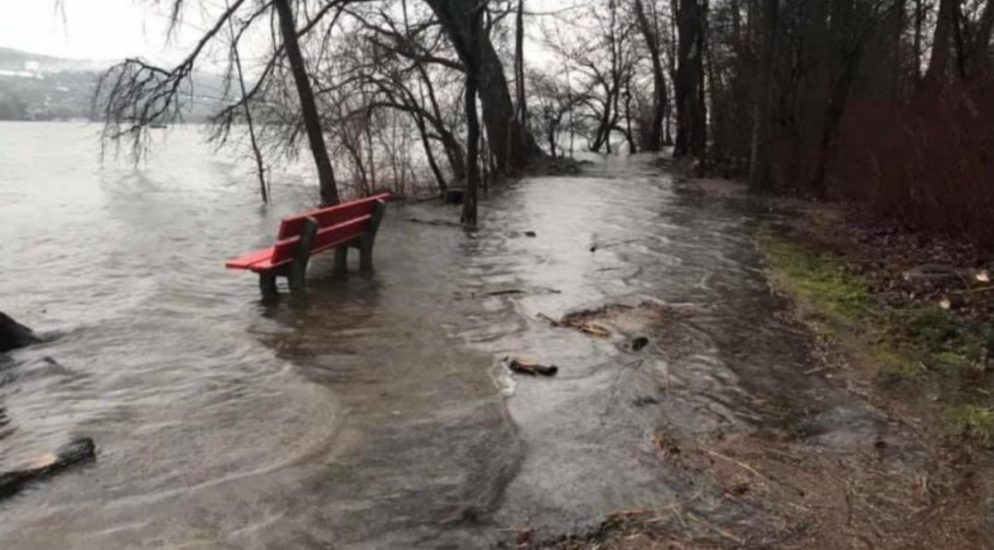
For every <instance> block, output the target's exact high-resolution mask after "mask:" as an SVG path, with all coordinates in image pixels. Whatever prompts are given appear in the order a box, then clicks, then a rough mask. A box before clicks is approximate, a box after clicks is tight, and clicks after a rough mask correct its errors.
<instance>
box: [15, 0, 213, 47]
mask: <svg viewBox="0 0 994 550" xmlns="http://www.w3.org/2000/svg"><path fill="white" fill-rule="evenodd" d="M61 2H62V6H63V10H61V11H60V10H59V9H57V6H58V5H59V1H58V0H0V46H3V47H8V48H17V49H19V50H27V51H30V52H34V53H40V54H45V55H54V56H58V57H69V58H79V59H101V60H114V59H120V58H122V57H126V56H142V57H145V58H147V59H152V60H156V61H164V60H171V59H175V58H176V57H177V56H178V55H179V52H180V51H182V50H183V49H185V48H182V45H183V44H187V45H189V44H190V42H191V41H192V40H194V38H195V34H194V32H195V31H194V30H193V29H192V27H191V25H195V23H196V21H192V20H195V19H198V18H197V16H196V15H197V14H196V13H189V14H188V16H187V21H188V23H187V24H186V26H184V27H181V28H180V29H179V32H178V33H177V36H176V37H175V39H174V40H173V42H172V43H171V44H167V43H166V39H165V36H166V33H165V30H166V26H167V22H168V18H167V17H166V14H165V11H164V10H163V9H162V8H155V7H153V5H152V4H153V2H150V1H142V0H61ZM217 2H218V3H219V4H220V5H223V0H217ZM189 11H191V12H195V11H196V10H189ZM63 12H64V15H65V17H63Z"/></svg>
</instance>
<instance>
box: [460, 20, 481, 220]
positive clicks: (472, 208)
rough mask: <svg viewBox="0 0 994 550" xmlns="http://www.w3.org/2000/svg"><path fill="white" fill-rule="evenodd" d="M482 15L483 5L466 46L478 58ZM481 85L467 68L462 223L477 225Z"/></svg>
mask: <svg viewBox="0 0 994 550" xmlns="http://www.w3.org/2000/svg"><path fill="white" fill-rule="evenodd" d="M482 14H483V9H482V8H480V9H479V11H478V12H477V13H475V14H473V16H472V17H471V20H470V25H471V28H470V30H469V33H468V36H467V39H466V43H465V44H464V46H465V48H464V49H466V50H467V53H468V54H469V57H470V58H474V57H476V55H479V52H480V34H482V26H483V21H482V19H483V17H482ZM474 54H475V55H474ZM466 66H467V67H472V66H473V65H472V64H469V63H467V65H466ZM478 86H479V83H478V82H477V73H476V71H473V70H468V71H466V164H467V168H468V173H467V177H466V191H465V192H464V193H463V202H462V223H463V224H464V225H466V226H467V227H476V224H477V190H478V188H479V186H480V163H479V157H480V121H479V120H478V119H477V116H476V95H477V87H478Z"/></svg>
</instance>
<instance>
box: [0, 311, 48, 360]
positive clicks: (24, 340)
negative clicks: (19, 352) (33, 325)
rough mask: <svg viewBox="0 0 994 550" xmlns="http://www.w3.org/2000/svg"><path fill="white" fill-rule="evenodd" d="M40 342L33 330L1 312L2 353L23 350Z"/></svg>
mask: <svg viewBox="0 0 994 550" xmlns="http://www.w3.org/2000/svg"><path fill="white" fill-rule="evenodd" d="M38 341H39V339H38V337H37V336H35V333H34V332H33V331H32V330H31V329H29V328H28V327H26V326H24V325H22V324H21V323H18V322H17V321H15V320H13V319H11V318H10V317H9V316H7V315H6V314H5V313H3V312H2V311H0V353H3V352H6V351H10V350H14V349H18V348H23V347H24V346H27V345H29V344H34V343H35V342H38Z"/></svg>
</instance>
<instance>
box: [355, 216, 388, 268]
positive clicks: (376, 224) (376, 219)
mask: <svg viewBox="0 0 994 550" xmlns="http://www.w3.org/2000/svg"><path fill="white" fill-rule="evenodd" d="M386 210H387V203H385V202H383V201H377V202H376V204H375V205H374V206H373V217H372V219H370V220H369V227H368V228H367V229H366V233H365V234H364V235H363V236H362V237H361V238H360V239H359V270H360V271H362V272H363V273H370V272H372V271H373V243H374V242H375V241H376V232H377V231H378V230H379V229H380V222H381V221H383V214H384V213H386Z"/></svg>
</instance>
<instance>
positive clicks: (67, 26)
mask: <svg viewBox="0 0 994 550" xmlns="http://www.w3.org/2000/svg"><path fill="white" fill-rule="evenodd" d="M580 2H582V0H529V2H528V7H529V9H530V10H536V11H543V10H557V9H562V8H563V7H565V6H571V5H575V4H577V3H580ZM155 4H156V2H155V1H154V0H61V6H62V10H61V11H60V10H59V9H58V6H59V5H60V0H0V47H8V48H16V49H20V50H26V51H30V52H33V53H39V54H45V55H52V56H57V57H67V58H76V59H95V60H103V61H112V60H119V59H122V58H124V57H135V56H140V57H143V58H146V59H149V60H151V61H153V62H156V63H164V62H174V61H176V60H178V59H179V58H180V57H181V56H182V55H183V54H185V53H187V52H188V51H189V50H190V49H191V46H192V45H193V44H194V43H195V41H196V39H197V38H198V35H199V34H200V33H199V29H201V28H202V27H203V26H204V24H205V22H208V21H211V20H212V19H211V18H206V17H203V16H202V13H201V11H200V9H201V8H199V7H198V6H206V9H210V10H212V11H213V12H214V13H215V14H216V13H218V10H223V8H224V5H225V0H199V1H191V2H187V5H188V7H187V9H186V10H185V11H184V16H183V17H184V20H183V24H181V25H180V27H179V28H178V30H177V32H176V34H175V36H174V37H173V38H172V40H171V41H169V42H167V41H166V28H167V25H168V13H167V11H166V8H165V7H156V6H155ZM161 4H163V5H165V6H166V7H168V5H169V4H170V2H165V1H164V2H161ZM63 14H64V17H63ZM533 47H534V46H533ZM539 57H540V58H542V57H544V56H541V55H540V56H539ZM248 64H249V65H251V62H250V61H249V62H248Z"/></svg>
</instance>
